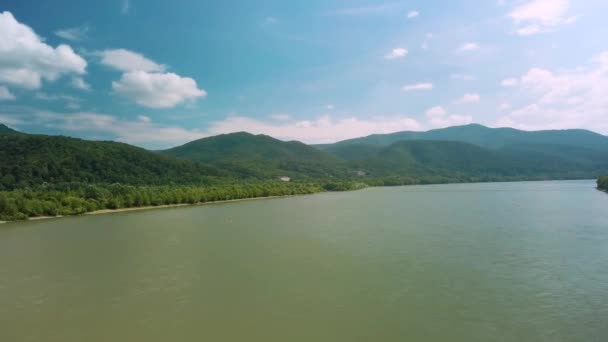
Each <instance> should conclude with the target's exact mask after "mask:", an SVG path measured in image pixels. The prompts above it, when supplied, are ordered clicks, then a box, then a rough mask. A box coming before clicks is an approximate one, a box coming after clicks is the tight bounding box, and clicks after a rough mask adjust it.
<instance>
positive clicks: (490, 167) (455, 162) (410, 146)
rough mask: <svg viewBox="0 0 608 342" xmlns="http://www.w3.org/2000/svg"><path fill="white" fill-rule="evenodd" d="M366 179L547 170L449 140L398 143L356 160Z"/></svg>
mask: <svg viewBox="0 0 608 342" xmlns="http://www.w3.org/2000/svg"><path fill="white" fill-rule="evenodd" d="M357 164H358V165H359V166H360V167H362V168H364V169H365V170H368V171H369V174H370V176H372V177H373V176H380V177H384V176H393V175H395V176H410V177H411V176H413V177H419V176H428V175H439V176H444V177H478V178H483V177H499V176H504V177H515V176H521V177H527V176H529V175H541V174H543V172H545V171H547V170H546V169H544V168H538V167H535V166H534V165H530V164H527V163H526V160H524V159H521V158H518V157H515V156H510V155H508V154H505V153H502V152H498V151H494V150H490V149H486V148H483V147H479V146H475V145H472V144H467V143H462V142H451V141H432V140H428V141H427V140H417V141H401V142H398V143H395V144H393V145H391V146H389V147H387V148H385V149H383V150H382V151H381V152H380V153H378V154H377V155H376V156H374V157H372V158H369V159H366V160H364V161H359V162H358V163H357Z"/></svg>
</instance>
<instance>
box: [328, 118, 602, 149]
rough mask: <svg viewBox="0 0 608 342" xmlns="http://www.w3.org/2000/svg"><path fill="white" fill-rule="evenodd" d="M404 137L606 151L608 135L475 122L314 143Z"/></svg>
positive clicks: (387, 142)
mask: <svg viewBox="0 0 608 342" xmlns="http://www.w3.org/2000/svg"><path fill="white" fill-rule="evenodd" d="M404 140H444V141H459V142H465V143H469V144H474V145H478V146H483V147H488V148H502V147H505V146H510V145H514V144H518V145H520V144H527V145H530V144H541V145H567V146H577V147H582V148H588V149H594V150H598V149H599V150H608V137H606V136H604V135H601V134H598V133H594V132H591V131H587V130H582V129H568V130H547V131H522V130H517V129H514V128H489V127H485V126H482V125H478V124H470V125H465V126H454V127H448V128H442V129H435V130H430V131H426V132H409V131H406V132H397V133H391V134H374V135H370V136H367V137H362V138H356V139H350V140H344V141H340V142H337V143H335V144H326V145H317V147H318V148H320V149H322V150H327V151H332V150H335V149H336V148H339V147H343V146H347V145H372V146H389V145H391V144H394V143H395V142H398V141H404Z"/></svg>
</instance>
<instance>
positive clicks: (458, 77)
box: [450, 74, 475, 81]
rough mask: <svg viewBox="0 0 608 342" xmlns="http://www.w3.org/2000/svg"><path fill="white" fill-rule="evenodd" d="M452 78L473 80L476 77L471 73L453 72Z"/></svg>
mask: <svg viewBox="0 0 608 342" xmlns="http://www.w3.org/2000/svg"><path fill="white" fill-rule="evenodd" d="M450 78H451V79H454V80H461V81H472V80H474V79H475V77H474V76H473V75H469V74H451V75H450Z"/></svg>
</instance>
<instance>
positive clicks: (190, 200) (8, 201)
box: [0, 182, 325, 221]
mask: <svg viewBox="0 0 608 342" xmlns="http://www.w3.org/2000/svg"><path fill="white" fill-rule="evenodd" d="M321 191H325V189H323V188H322V187H320V186H319V185H316V184H304V183H283V182H266V183H258V184H224V185H213V186H194V185H190V186H188V185H164V186H131V185H121V184H111V185H86V184H80V183H65V184H58V185H45V186H36V187H31V188H27V189H19V190H13V191H4V192H2V191H0V220H4V221H9V220H24V219H27V218H29V217H39V216H65V215H81V214H85V213H89V212H93V211H97V210H103V209H122V208H134V207H147V206H161V205H171V204H198V203H206V202H216V201H228V200H238V199H248V198H260V197H270V196H288V195H302V194H312V193H316V192H321Z"/></svg>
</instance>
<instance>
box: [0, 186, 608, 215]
mask: <svg viewBox="0 0 608 342" xmlns="http://www.w3.org/2000/svg"><path fill="white" fill-rule="evenodd" d="M574 180H580V181H583V180H589V181H591V180H593V179H545V180H519V181H518V180H515V181H502V182H457V183H431V184H409V185H397V186H389V185H384V186H368V187H366V188H362V189H356V190H346V191H347V192H348V191H360V190H365V189H370V188H384V187H388V188H392V187H399V186H408V187H409V186H428V185H448V184H487V183H526V182H563V181H574ZM596 189H597V190H599V191H602V192H605V193H608V190H607V189H601V188H597V187H596ZM325 192H342V191H325ZM319 193H324V192H316V193H312V194H297V195H284V196H266V197H253V198H241V199H233V200H222V201H210V202H201V203H194V204H189V203H181V204H163V205H157V206H145V207H131V208H120V209H102V210H96V211H92V212H88V213H84V214H81V215H58V216H38V217H29V218H28V219H27V220H16V221H0V224H5V223H14V222H28V221H41V220H50V219H59V218H65V217H78V216H86V215H106V214H118V213H124V212H132V211H146V210H153V209H168V208H183V207H196V206H203V205H213V204H226V203H238V202H246V201H256V200H269V199H279V198H286V197H296V196H306V195H314V194H319Z"/></svg>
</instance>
